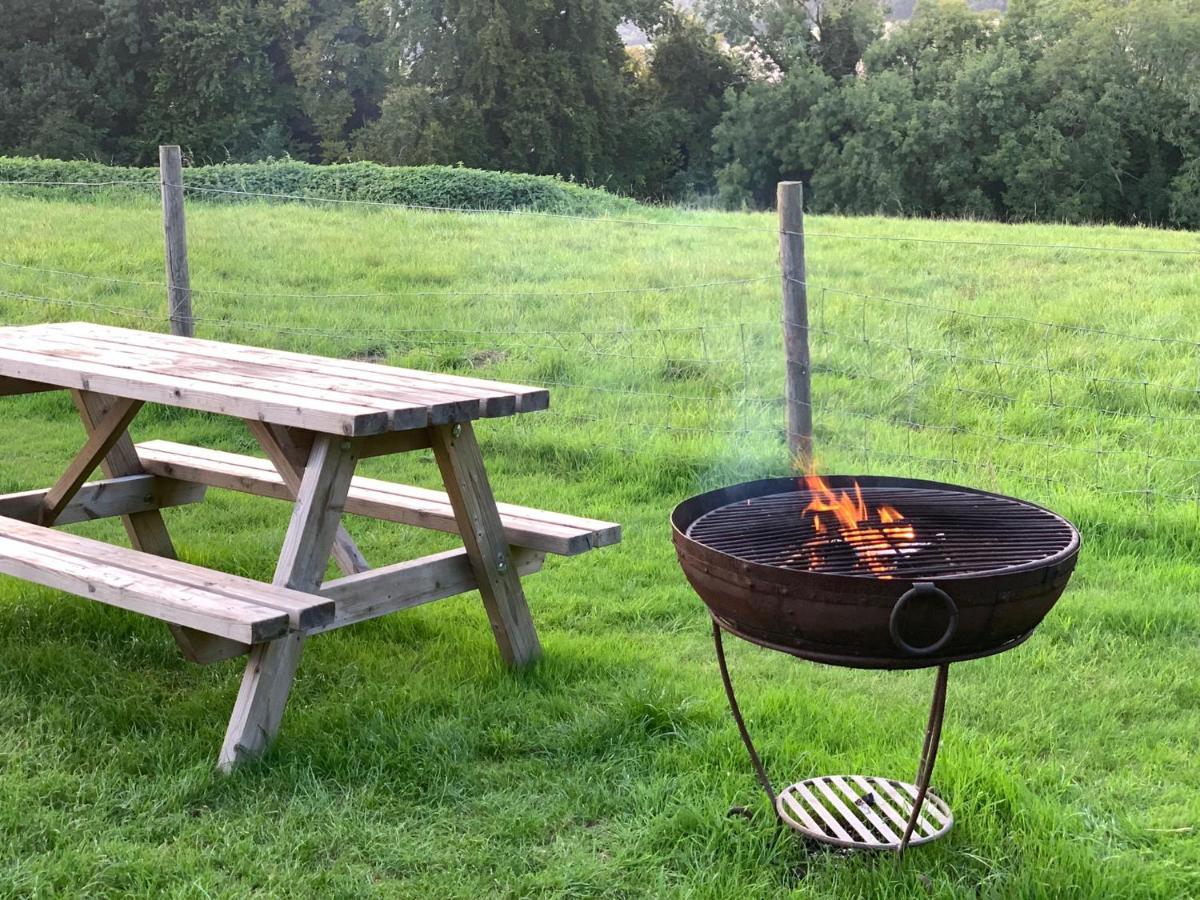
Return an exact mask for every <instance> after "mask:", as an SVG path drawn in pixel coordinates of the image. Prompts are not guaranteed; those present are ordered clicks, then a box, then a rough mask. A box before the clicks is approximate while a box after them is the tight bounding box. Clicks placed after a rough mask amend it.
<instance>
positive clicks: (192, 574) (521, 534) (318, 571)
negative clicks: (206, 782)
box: [0, 322, 621, 771]
mask: <svg viewBox="0 0 1200 900" xmlns="http://www.w3.org/2000/svg"><path fill="white" fill-rule="evenodd" d="M62 389H66V390H68V391H70V393H71V396H72V398H73V400H74V403H75V407H76V409H77V410H78V412H79V415H80V417H81V419H82V420H83V425H84V431H85V434H86V438H85V441H84V444H83V446H82V448H81V449H80V450H79V452H78V453H77V454H76V456H75V457H74V459H72V460H71V461H70V463H69V464H68V465H67V468H66V470H65V471H64V473H63V474H62V476H61V477H60V478H59V480H58V481H57V482H56V483H55V484H54V485H53V486H51V487H49V488H45V489H42V490H34V491H25V492H21V493H15V494H4V495H0V573H2V574H6V575H11V576H15V577H17V578H21V579H24V580H27V581H30V582H34V583H37V584H41V585H44V586H47V587H51V588H55V589H58V590H62V591H66V592H68V593H72V594H76V595H78V596H80V597H85V598H88V599H92V600H98V601H100V602H103V603H108V604H111V605H113V606H119V607H122V608H124V609H128V610H132V611H135V612H139V613H142V614H144V615H147V616H151V617H153V618H157V619H161V620H163V621H165V622H167V623H168V624H169V625H170V627H171V631H172V633H173V635H174V637H175V640H176V641H177V642H178V644H179V647H180V649H181V650H182V652H183V653H184V655H185V656H186V657H187V658H188V659H190V660H192V661H193V662H197V663H200V664H209V663H213V662H217V661H219V660H223V659H231V658H234V657H237V656H241V655H248V656H249V659H248V660H247V662H246V669H245V673H244V675H243V676H242V682H241V687H240V689H239V692H238V696H237V700H236V702H235V704H234V710H233V714H232V716H231V718H230V721H229V725H228V728H227V730H226V734H225V740H224V743H223V745H222V747H221V752H220V756H219V758H218V765H219V766H220V767H221V768H222V769H224V770H226V771H228V770H229V769H231V768H233V767H234V766H236V765H237V764H238V763H240V762H242V761H243V760H246V759H248V758H251V757H254V756H256V755H258V754H259V753H261V752H262V751H263V749H265V747H266V746H267V745H268V744H269V743H270V741H271V739H272V738H273V737H274V736H275V734H276V733H277V731H278V729H279V725H280V722H281V720H282V718H283V711H284V707H285V705H286V703H287V698H288V692H289V690H290V688H291V684H292V680H293V677H294V675H295V672H296V667H297V665H298V664H299V661H300V655H301V649H302V647H303V645H304V642H305V639H306V638H307V637H309V636H310V635H314V634H320V633H322V632H325V631H329V630H331V629H334V628H340V627H342V626H344V625H352V624H354V623H356V622H362V621H365V620H367V619H371V618H375V617H377V616H382V615H385V614H387V613H391V612H395V611H398V610H402V609H408V608H411V607H414V606H417V605H419V604H422V603H428V602H431V601H434V600H439V599H442V598H445V597H450V596H454V595H456V594H461V593H465V592H467V591H472V590H478V591H479V593H480V595H481V597H482V599H483V604H484V607H485V609H486V610H487V614H488V618H489V620H490V622H491V627H492V631H493V633H494V635H495V638H496V642H497V644H498V645H499V648H500V653H501V655H502V657H503V658H504V660H505V661H506V662H507V663H508V664H509V665H521V664H524V663H526V662H528V661H530V660H532V659H534V658H535V657H537V656H538V654H539V653H540V652H541V647H540V644H539V642H538V637H537V632H536V631H535V629H534V626H533V620H532V618H531V617H530V613H529V607H528V604H527V603H526V600H525V595H524V592H523V590H522V587H521V581H520V576H522V575H526V574H529V573H532V572H536V571H538V570H539V569H540V568H541V566H542V562H543V559H544V558H545V555H546V554H548V553H551V554H559V555H565V556H570V555H574V554H577V553H582V552H585V551H587V550H591V549H594V548H597V547H603V546H606V545H609V544H614V543H616V542H618V541H619V540H620V538H621V532H620V526H619V525H616V524H614V523H611V522H600V521H596V520H593V519H585V518H580V517H577V516H570V515H564V514H560V513H552V512H547V511H544V510H539V509H530V508H527V507H522V506H513V505H511V504H502V503H497V502H496V500H495V498H494V496H493V494H492V489H491V486H490V484H489V481H488V477H487V472H486V469H485V467H484V463H483V457H482V454H481V452H480V449H479V445H478V443H477V441H476V438H475V433H474V428H473V425H472V423H473V421H474V420H476V419H482V418H493V417H497V416H508V415H513V414H515V413H524V412H534V411H537V410H543V409H546V408H547V406H548V403H549V396H548V393H547V392H546V391H545V390H544V389H541V388H536V387H526V386H521V385H513V384H504V383H501V382H494V381H486V380H483V379H477V378H466V377H460V376H453V375H443V374H438V373H431V372H422V371H415V370H410V369H400V368H394V367H391V366H383V365H376V364H373V363H365V362H358V361H352V360H340V359H328V358H325V357H319V356H310V355H304V354H298V353H287V352H283V351H278V350H267V349H261V348H257V347H249V346H242V345H237V344H228V343H221V342H216V341H204V340H198V339H194V338H179V337H168V336H164V335H161V334H156V333H147V332H141V331H133V330H129V329H123V328H112V327H107V326H98V325H91V324H86V323H78V322H72V323H61V324H53V325H34V326H27V327H3V328H0V396H2V395H13V394H26V393H32V392H36V391H47V390H62ZM144 403H161V404H166V405H170V406H176V407H181V408H184V409H192V410H201V411H205V412H210V413H220V414H224V415H229V416H235V417H238V418H241V419H243V420H244V421H245V423H246V425H247V426H248V427H249V429H250V432H251V433H252V434H253V436H254V438H255V439H256V440H257V442H258V444H259V446H260V447H261V448H262V450H263V452H264V454H265V457H255V456H249V455H243V454H237V453H227V452H222V451H217V450H211V449H207V448H204V447H196V446H191V445H186V444H178V443H173V442H170V441H160V440H156V441H148V442H146V443H142V444H138V445H135V444H134V443H133V441H132V439H131V438H130V437H129V434H128V430H127V429H128V427H129V424H130V422H132V420H133V418H134V416H135V415H136V414H137V412H138V410H139V409H140V408H141V407H142V405H143V404H144ZM422 449H432V451H433V455H434V457H435V459H436V461H437V465H438V468H439V470H440V473H441V477H442V480H443V482H444V485H445V488H446V490H445V491H444V492H443V491H433V490H427V489H423V488H417V487H411V486H408V485H401V484H394V483H392V482H387V481H381V480H378V479H373V478H363V477H357V476H355V474H354V470H355V466H356V464H357V462H358V461H359V460H360V459H364V458H368V457H373V456H381V455H384V454H391V453H402V452H407V451H412V450H422ZM97 468H99V469H101V470H102V472H103V475H104V476H105V477H104V478H103V479H100V480H95V481H88V478H89V477H91V476H92V475H93V473H94V472H95V470H96V469H97ZM210 487H211V488H224V489H229V490H234V491H241V492H245V493H249V494H254V495H257V496H262V497H271V498H274V499H277V500H285V501H290V502H292V503H293V504H294V506H293V510H292V516H291V520H290V523H289V525H288V529H287V532H286V534H285V536H284V540H283V547H282V550H281V551H280V555H279V560H278V563H277V565H276V568H275V576H274V579H273V580H272V583H271V584H264V583H262V582H258V581H254V580H252V579H249V578H243V577H241V576H237V575H231V574H227V573H224V572H218V571H214V570H211V569H208V568H204V567H201V566H196V565H191V564H189V563H185V562H182V561H180V560H178V559H177V558H176V554H175V548H174V545H173V543H172V541H171V538H170V535H169V534H168V532H167V529H166V525H165V522H164V519H163V516H162V512H161V511H162V510H163V509H165V508H169V507H173V506H181V505H184V504H189V503H196V502H199V501H201V500H202V499H203V498H204V496H205V491H206V490H207V489H208V488H210ZM343 512H346V513H351V514H354V515H359V516H367V517H371V518H376V519H383V520H386V521H390V522H398V523H402V524H405V525H413V526H418V527H423V528H431V529H435V530H438V531H444V532H449V533H454V534H458V535H459V536H460V537H461V539H462V543H463V546H462V548H461V549H457V550H450V551H447V552H443V553H435V554H432V555H429V556H425V557H422V558H420V559H416V560H410V561H406V562H399V563H394V564H389V565H383V566H378V567H374V568H372V567H371V566H370V565H369V564H368V562H367V560H366V559H365V558H364V556H363V554H362V553H361V552H360V551H359V549H358V547H357V546H356V545H355V543H354V540H353V539H352V538H351V537H350V535H349V534H348V533H347V531H346V529H345V527H344V526H343V525H342V514H343ZM113 516H120V517H121V519H122V521H123V523H124V525H125V530H126V532H127V534H128V536H129V539H130V542H131V543H132V545H133V549H126V548H123V547H115V546H113V545H111V544H107V543H103V542H100V541H95V540H92V539H89V538H85V537H81V536H78V535H75V534H71V533H68V532H63V531H56V530H54V528H55V527H56V526H61V525H68V524H72V523H77V522H83V521H88V520H91V519H99V518H105V517H113ZM331 556H332V557H333V559H334V560H335V562H336V563H337V565H338V567H339V568H340V569H341V570H342V572H343V573H344V574H343V576H342V577H340V578H335V579H332V580H329V581H326V580H325V572H326V569H327V567H328V563H329V559H330V557H331Z"/></svg>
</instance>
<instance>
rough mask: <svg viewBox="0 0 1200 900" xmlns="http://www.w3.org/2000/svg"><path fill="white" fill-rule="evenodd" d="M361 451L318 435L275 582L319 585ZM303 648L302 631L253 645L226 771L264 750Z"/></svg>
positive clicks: (228, 741)
mask: <svg viewBox="0 0 1200 900" xmlns="http://www.w3.org/2000/svg"><path fill="white" fill-rule="evenodd" d="M357 462H358V456H357V452H356V448H355V445H354V442H352V441H350V440H348V439H343V438H337V437H332V436H329V435H318V436H317V437H316V439H315V440H314V441H313V444H312V451H311V452H310V453H309V456H308V465H307V466H306V467H305V469H304V476H303V478H302V479H301V482H300V487H299V490H298V491H297V494H296V505H295V508H294V509H293V510H292V521H291V524H290V525H289V526H288V532H287V537H286V538H285V539H284V542H283V549H282V550H281V551H280V555H279V564H278V565H277V566H276V569H275V578H274V580H273V583H274V584H275V585H277V586H280V587H289V588H292V589H293V590H298V591H304V592H306V593H310V594H315V593H316V592H317V591H318V590H319V589H320V587H321V582H322V580H323V579H324V576H325V567H326V565H327V564H328V561H329V553H330V550H331V549H332V547H333V541H334V537H335V535H336V534H337V529H338V524H339V523H340V521H341V517H342V509H343V507H344V506H345V503H346V493H347V492H348V491H349V490H350V479H351V478H353V477H354V467H355V464H356V463H357ZM303 647H304V636H303V635H302V634H291V635H288V636H287V637H286V638H283V639H280V640H277V641H270V642H269V643H265V644H255V645H254V646H253V647H252V648H251V650H250V659H249V660H248V661H247V663H246V672H245V674H244V675H243V676H242V685H241V688H240V689H239V691H238V696H237V702H236V703H235V704H234V708H233V715H232V717H231V718H230V720H229V728H228V730H227V731H226V733H225V742H224V744H223V745H222V747H221V756H220V759H219V761H218V764H219V766H220V768H221V769H222V770H224V771H226V772H228V771H230V770H232V769H233V768H234V767H235V766H236V765H238V764H239V763H241V762H243V761H245V760H247V759H251V758H253V757H255V756H257V755H258V754H260V753H261V752H262V751H263V750H264V749H266V747H267V745H268V744H269V743H270V741H271V739H272V738H273V737H274V736H275V733H276V732H277V731H278V730H279V725H280V722H281V721H282V720H283V710H284V707H285V706H286V704H287V698H288V692H289V691H290V689H291V686H292V679H293V677H294V676H295V674H296V666H297V665H298V664H299V662H300V653H301V650H302V649H303Z"/></svg>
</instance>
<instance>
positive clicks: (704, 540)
mask: <svg viewBox="0 0 1200 900" xmlns="http://www.w3.org/2000/svg"><path fill="white" fill-rule="evenodd" d="M835 490H839V488H835ZM851 496H853V494H851ZM862 497H863V503H864V504H865V505H866V507H867V508H868V510H874V509H876V508H878V506H880V505H883V504H887V505H889V506H892V507H894V508H895V509H896V510H898V511H899V512H900V513H901V514H902V515H903V517H904V518H903V519H902V520H901V521H898V522H894V523H887V524H886V525H885V524H884V523H881V522H879V521H878V519H877V518H875V515H874V514H872V515H871V516H870V517H869V520H868V521H866V522H863V523H861V525H860V526H859V527H858V529H857V530H856V531H852V532H849V533H847V532H842V531H840V530H839V529H838V526H837V522H836V520H835V518H834V517H833V516H832V515H824V516H823V520H822V521H823V524H824V525H825V528H824V529H823V530H822V531H821V532H817V531H816V530H815V528H814V525H813V516H812V515H811V514H805V512H804V510H805V508H806V507H807V506H808V504H809V502H810V500H811V498H812V494H811V492H809V491H808V490H807V489H806V488H803V487H801V488H798V489H797V490H795V491H787V492H783V493H778V494H769V495H765V496H761V497H755V498H752V499H751V500H748V501H747V500H742V501H736V502H734V503H729V504H726V505H725V506H721V507H718V508H717V509H714V510H710V511H709V512H707V513H705V514H704V515H702V516H700V517H699V518H697V519H696V520H695V521H694V522H693V523H692V524H691V526H690V527H689V528H688V530H687V533H688V536H689V537H690V538H691V539H692V540H694V541H697V542H699V543H701V544H704V545H705V546H708V547H711V548H713V549H715V550H719V551H721V552H722V553H727V554H729V555H731V556H734V557H737V558H739V559H742V560H745V561H747V562H751V563H756V564H760V565H768V566H775V567H779V568H786V569H791V570H796V571H815V572H820V573H825V574H843V575H876V576H881V577H883V576H893V577H902V578H916V577H926V578H928V577H938V576H940V575H951V574H953V575H965V574H979V573H982V572H989V571H1002V570H1006V569H1011V568H1014V567H1018V566H1022V565H1027V564H1030V563H1035V562H1038V561H1040V560H1043V559H1048V558H1049V557H1051V556H1054V555H1056V554H1057V553H1059V552H1061V551H1062V550H1064V549H1066V548H1067V547H1068V546H1069V545H1070V543H1071V542H1072V540H1073V539H1074V529H1073V528H1072V527H1071V525H1070V524H1069V523H1067V522H1066V521H1065V520H1064V519H1061V518H1059V517H1058V516H1056V515H1054V514H1053V513H1051V512H1048V511H1047V510H1043V509H1040V508H1039V507H1036V506H1032V505H1030V504H1026V503H1022V502H1020V501H1018V500H1012V499H1008V498H1000V497H993V496H990V495H979V494H971V493H967V492H963V491H953V490H935V489H930V488H894V487H893V488H863V489H862ZM910 527H911V528H912V529H913V532H914V535H915V536H914V537H913V538H912V539H908V538H907V537H904V536H901V535H898V534H897V533H896V531H897V530H898V529H907V528H910ZM848 538H857V539H858V540H859V542H858V543H857V544H855V543H854V542H853V541H852V540H849V539H848ZM873 563H874V566H873V565H872V564H873Z"/></svg>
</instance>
